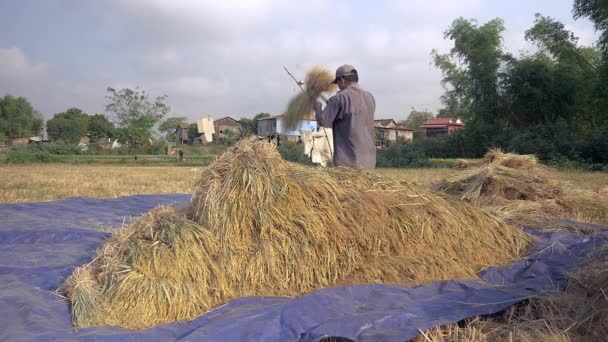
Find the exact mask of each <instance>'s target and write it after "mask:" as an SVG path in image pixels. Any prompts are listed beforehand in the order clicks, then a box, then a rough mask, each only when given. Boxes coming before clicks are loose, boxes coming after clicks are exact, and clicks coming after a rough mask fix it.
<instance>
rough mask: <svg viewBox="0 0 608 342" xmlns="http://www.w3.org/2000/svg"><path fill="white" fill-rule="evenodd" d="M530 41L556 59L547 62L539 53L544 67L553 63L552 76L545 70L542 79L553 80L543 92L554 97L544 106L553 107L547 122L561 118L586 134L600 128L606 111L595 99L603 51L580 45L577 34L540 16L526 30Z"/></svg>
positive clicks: (554, 21)
mask: <svg viewBox="0 0 608 342" xmlns="http://www.w3.org/2000/svg"><path fill="white" fill-rule="evenodd" d="M526 39H527V40H528V41H530V42H532V43H535V44H536V45H537V46H538V47H539V48H540V49H541V52H543V53H545V54H547V55H549V56H551V57H552V60H547V59H546V58H544V59H543V58H542V56H541V55H540V54H539V55H538V56H541V57H540V58H536V61H537V62H540V63H543V64H544V65H550V64H553V70H551V71H552V73H549V70H548V69H547V70H544V71H541V73H544V74H545V75H544V76H541V77H551V81H550V82H549V81H548V80H546V83H547V87H545V89H544V90H543V94H544V96H545V97H546V98H547V97H548V98H550V101H547V100H546V99H545V101H544V103H545V106H544V107H547V106H546V104H548V103H552V104H553V108H550V109H549V110H550V111H552V112H554V114H553V117H552V118H548V117H547V118H546V119H547V120H554V119H555V118H556V117H555V116H559V117H561V118H563V119H565V120H566V121H567V122H568V123H569V125H570V126H571V127H572V128H575V129H577V130H582V131H586V130H589V129H590V128H592V127H596V126H597V125H598V124H599V123H600V122H601V121H602V120H601V110H602V108H600V106H598V104H597V103H596V101H594V100H593V96H594V95H593V92H594V89H595V88H597V87H598V82H599V76H600V75H599V73H598V68H600V67H601V62H600V60H601V58H600V54H599V52H598V51H597V50H595V49H593V48H587V47H581V46H579V45H578V37H576V36H575V35H574V33H573V32H571V31H568V30H567V29H566V28H565V26H564V25H563V24H562V23H560V22H559V21H556V20H554V19H552V18H550V17H545V16H542V15H540V14H536V20H535V22H534V26H533V27H532V28H530V29H529V30H527V31H526ZM552 61H554V62H552ZM539 75H540V74H539ZM522 84H523V83H522ZM527 84H529V83H527Z"/></svg>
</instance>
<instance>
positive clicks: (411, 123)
mask: <svg viewBox="0 0 608 342" xmlns="http://www.w3.org/2000/svg"><path fill="white" fill-rule="evenodd" d="M432 118H433V114H432V113H429V112H419V111H417V110H416V109H414V108H412V111H411V112H410V115H409V116H408V117H407V119H405V120H403V121H400V122H399V123H401V124H403V125H404V126H405V127H407V128H409V129H413V130H417V129H418V128H419V127H420V126H421V125H422V124H423V123H424V122H425V121H426V120H428V119H432Z"/></svg>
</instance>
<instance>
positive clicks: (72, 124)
mask: <svg viewBox="0 0 608 342" xmlns="http://www.w3.org/2000/svg"><path fill="white" fill-rule="evenodd" d="M46 126H47V127H46V129H47V132H48V134H49V139H50V140H51V141H63V142H65V143H66V144H78V143H79V142H80V138H81V137H82V136H83V133H85V132H86V130H85V129H84V128H83V127H82V124H81V123H80V122H78V121H76V120H69V119H65V118H56V119H51V120H49V121H48V122H47V123H46Z"/></svg>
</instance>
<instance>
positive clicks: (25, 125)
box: [0, 95, 43, 139]
mask: <svg viewBox="0 0 608 342" xmlns="http://www.w3.org/2000/svg"><path fill="white" fill-rule="evenodd" d="M42 124H43V119H42V115H41V114H40V113H39V112H38V111H36V110H35V109H34V108H33V107H32V105H31V104H30V103H29V101H28V100H27V99H26V98H25V97H14V96H11V95H6V96H4V97H3V98H0V136H4V137H6V138H7V139H15V138H24V137H29V136H32V135H38V134H40V130H41V129H42Z"/></svg>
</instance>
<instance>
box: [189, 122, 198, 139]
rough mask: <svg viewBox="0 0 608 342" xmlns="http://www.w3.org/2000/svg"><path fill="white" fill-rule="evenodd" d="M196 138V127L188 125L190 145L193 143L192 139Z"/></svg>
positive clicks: (193, 124) (194, 124) (195, 125)
mask: <svg viewBox="0 0 608 342" xmlns="http://www.w3.org/2000/svg"><path fill="white" fill-rule="evenodd" d="M197 137H198V125H197V124H196V122H195V123H191V124H190V125H188V141H190V144H192V143H193V142H194V139H196V138H197Z"/></svg>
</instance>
